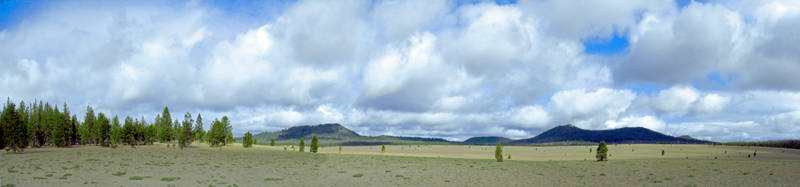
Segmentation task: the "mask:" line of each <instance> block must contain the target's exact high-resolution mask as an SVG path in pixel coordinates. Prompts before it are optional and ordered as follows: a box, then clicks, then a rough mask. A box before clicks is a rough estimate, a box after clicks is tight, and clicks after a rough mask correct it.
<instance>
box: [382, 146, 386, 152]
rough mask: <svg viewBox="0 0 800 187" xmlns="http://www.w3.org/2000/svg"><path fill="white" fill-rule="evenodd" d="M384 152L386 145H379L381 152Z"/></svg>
mask: <svg viewBox="0 0 800 187" xmlns="http://www.w3.org/2000/svg"><path fill="white" fill-rule="evenodd" d="M383 152H386V145H381V153H383Z"/></svg>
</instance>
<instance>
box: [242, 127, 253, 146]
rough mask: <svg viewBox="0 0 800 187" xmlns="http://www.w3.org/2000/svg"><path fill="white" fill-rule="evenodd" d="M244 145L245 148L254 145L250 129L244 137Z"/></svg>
mask: <svg viewBox="0 0 800 187" xmlns="http://www.w3.org/2000/svg"><path fill="white" fill-rule="evenodd" d="M242 146H243V147H245V148H249V147H253V134H251V133H250V132H249V131H248V132H247V133H245V134H244V137H242Z"/></svg>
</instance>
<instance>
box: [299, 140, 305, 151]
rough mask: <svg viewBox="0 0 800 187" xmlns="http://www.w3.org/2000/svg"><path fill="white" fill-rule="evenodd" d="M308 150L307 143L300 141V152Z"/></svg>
mask: <svg viewBox="0 0 800 187" xmlns="http://www.w3.org/2000/svg"><path fill="white" fill-rule="evenodd" d="M305 149H306V142H305V140H303V139H300V152H304V151H305Z"/></svg>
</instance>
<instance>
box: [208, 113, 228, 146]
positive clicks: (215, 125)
mask: <svg viewBox="0 0 800 187" xmlns="http://www.w3.org/2000/svg"><path fill="white" fill-rule="evenodd" d="M224 131H225V127H224V125H223V124H222V122H221V121H219V120H218V119H214V122H212V123H211V130H209V133H208V135H207V136H208V144H209V145H211V146H220V145H222V144H223V142H225V134H224V133H225V132H224Z"/></svg>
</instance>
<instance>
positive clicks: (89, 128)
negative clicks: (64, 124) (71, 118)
mask: <svg viewBox="0 0 800 187" xmlns="http://www.w3.org/2000/svg"><path fill="white" fill-rule="evenodd" d="M95 119H97V117H96V116H95V115H94V109H92V107H91V106H86V116H84V118H83V127H82V129H81V130H83V133H82V134H81V138H82V139H83V140H84V141H86V143H87V144H91V143H94V144H98V142H97V133H96V131H95V127H94V125H95Z"/></svg>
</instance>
